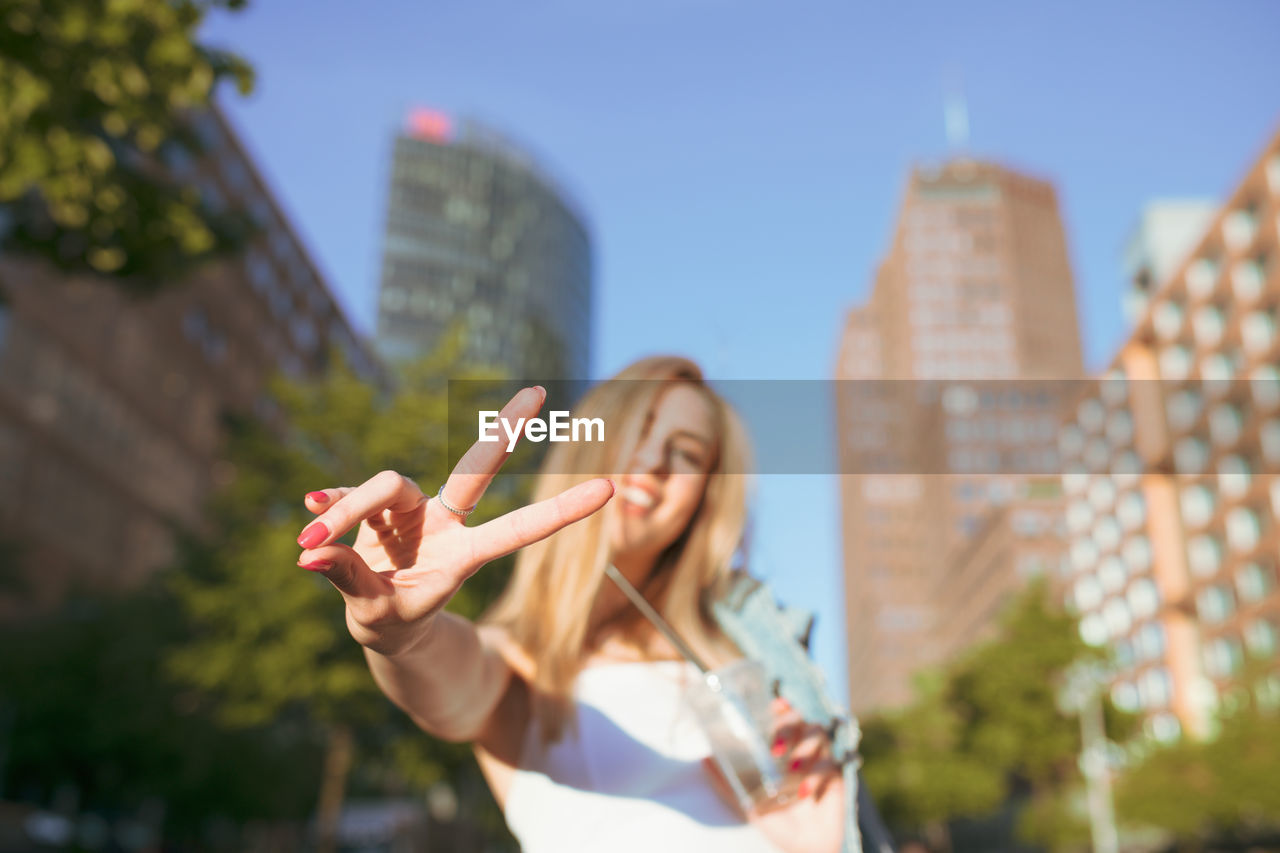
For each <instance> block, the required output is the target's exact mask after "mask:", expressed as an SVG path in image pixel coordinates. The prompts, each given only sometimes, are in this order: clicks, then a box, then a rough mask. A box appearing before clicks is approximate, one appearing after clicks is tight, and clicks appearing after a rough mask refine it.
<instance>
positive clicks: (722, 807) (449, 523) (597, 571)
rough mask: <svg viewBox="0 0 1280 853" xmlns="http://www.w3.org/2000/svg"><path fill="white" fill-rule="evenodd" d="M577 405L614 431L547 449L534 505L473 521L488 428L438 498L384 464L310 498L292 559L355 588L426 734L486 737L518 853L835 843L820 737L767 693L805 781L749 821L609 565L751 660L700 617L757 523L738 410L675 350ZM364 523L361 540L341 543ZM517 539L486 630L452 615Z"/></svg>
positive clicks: (777, 748)
mask: <svg viewBox="0 0 1280 853" xmlns="http://www.w3.org/2000/svg"><path fill="white" fill-rule="evenodd" d="M626 380H644V381H626ZM544 398H545V392H544V391H543V390H542V389H541V388H536V387H535V388H526V389H524V390H522V391H521V392H520V393H518V394H517V395H516V396H515V397H514V398H512V400H511V401H510V402H509V403H508V404H507V405H506V407H505V408H504V409H503V410H502V412H501V414H500V417H501V418H505V419H507V420H508V421H510V422H514V421H515V419H516V418H521V417H525V418H528V417H532V416H534V415H535V414H536V413H537V412H538V410H539V409H540V408H541V406H542V403H543V402H544ZM574 414H575V416H585V417H600V418H602V419H603V420H604V422H605V424H606V430H607V433H608V435H607V438H608V441H606V442H599V443H589V442H581V443H561V444H555V445H552V450H551V451H550V452H549V453H548V456H547V459H546V462H545V464H544V468H543V474H542V476H541V477H540V479H539V482H538V486H537V488H536V493H535V502H534V503H533V504H531V505H530V506H527V507H523V508H521V509H518V510H516V511H514V512H511V513H508V514H507V515H505V516H503V517H501V518H498V519H495V520H493V521H490V522H488V523H486V524H482V525H479V526H477V527H474V528H469V527H466V526H465V523H464V519H465V516H466V513H467V512H469V508H473V507H474V506H475V504H476V503H477V502H478V501H479V500H480V498H481V496H482V495H483V494H484V490H485V488H486V486H487V485H488V484H489V482H490V481H491V480H492V478H493V476H494V475H495V474H496V473H497V472H498V470H499V469H500V468H501V466H502V464H503V462H504V460H505V458H506V456H507V450H506V443H505V442H497V443H486V442H477V443H476V444H475V445H474V446H473V447H472V448H471V449H470V450H469V451H468V452H467V453H466V454H465V455H464V456H463V458H462V459H461V460H460V461H459V463H458V466H457V467H456V468H455V469H454V471H453V473H452V474H451V475H450V477H449V479H448V481H447V482H446V483H445V485H444V486H443V487H442V489H441V490H440V492H439V494H438V495H437V496H436V497H433V498H430V499H428V498H427V497H426V496H425V495H424V494H423V492H422V491H421V490H420V489H419V488H418V486H417V485H416V484H415V483H414V482H413V481H412V480H409V479H407V478H406V477H404V476H402V475H400V474H397V473H395V472H387V471H384V472H382V473H381V474H378V475H377V476H375V477H374V478H373V479H371V480H369V481H368V482H366V483H365V484H363V485H362V486H359V487H357V488H330V489H325V490H324V491H320V492H312V493H310V494H308V495H307V498H306V502H307V507H308V508H309V509H310V510H311V511H312V512H315V513H318V514H319V518H318V519H317V520H316V521H315V522H313V523H312V524H310V525H309V526H308V527H307V528H306V529H305V530H304V531H303V532H302V535H301V536H300V537H299V540H298V541H299V544H300V545H302V546H303V548H305V549H306V550H304V551H303V553H302V556H301V557H300V559H299V561H298V562H299V565H301V566H303V567H304V568H307V569H311V570H313V571H318V572H322V573H323V574H324V575H325V576H326V577H327V578H328V579H329V580H330V581H331V582H332V583H333V585H334V586H335V587H337V589H338V590H339V591H340V592H341V593H342V596H343V598H344V599H345V601H346V607H347V624H348V627H349V628H350V630H351V634H352V636H353V637H354V638H355V639H356V640H357V641H358V642H359V643H360V644H361V645H363V646H364V648H365V654H366V657H367V659H368V661H369V668H370V670H371V671H372V673H373V676H374V678H375V680H376V681H377V683H378V685H379V686H380V687H381V688H382V690H383V691H384V692H385V693H386V694H387V696H388V697H389V698H390V699H391V700H392V701H393V702H395V703H396V704H397V705H398V706H400V707H401V708H402V709H404V710H405V712H407V713H408V714H409V715H410V716H411V717H412V718H413V720H414V721H415V722H416V723H417V724H418V725H419V726H420V727H421V728H422V729H424V730H425V731H427V732H429V733H430V734H433V735H435V736H437V737H441V738H445V739H448V740H454V741H467V742H470V743H472V744H473V745H474V749H475V753H476V757H477V759H478V761H479V763H480V767H481V770H482V771H483V773H484V775H485V778H486V779H487V780H488V782H489V785H490V787H491V788H492V789H493V794H494V797H495V798H496V799H497V801H498V804H499V805H500V806H501V807H502V808H503V811H504V813H505V814H506V817H507V821H508V824H509V825H510V827H511V829H512V832H513V833H514V834H515V835H516V836H517V838H519V839H520V842H521V844H522V846H523V848H524V850H525V851H526V853H539V851H544V850H546V851H578V850H582V851H597V850H610V851H617V850H637V851H640V850H644V851H650V850H662V851H664V853H673V851H683V850H695V849H696V850H698V851H709V853H714V851H726V853H729V851H732V853H747V851H757V850H759V851H769V850H783V851H804V853H813V852H814V851H836V850H839V849H840V845H841V836H842V817H843V808H844V805H843V802H844V796H843V788H842V781H841V778H840V775H839V773H838V768H837V767H836V766H835V765H834V764H833V763H832V762H831V760H830V759H829V758H828V755H827V752H826V746H827V742H826V738H825V735H824V734H823V733H822V732H821V731H820V730H817V729H816V727H812V726H806V725H805V724H804V723H803V721H802V720H801V719H800V718H799V716H798V715H797V714H796V713H795V712H794V711H792V710H791V709H790V708H789V707H787V706H786V703H785V702H783V701H782V700H775V701H774V706H773V710H774V712H775V714H776V716H777V721H776V727H775V734H774V741H773V749H774V754H775V755H778V756H780V758H781V759H782V760H783V762H784V763H785V765H786V766H788V767H790V768H791V769H792V770H793V771H794V772H795V773H796V774H797V775H799V776H802V777H803V779H802V781H801V782H800V785H799V788H798V789H797V791H798V796H797V797H796V798H795V799H793V800H792V801H791V802H789V803H787V804H785V805H783V806H779V807H776V808H773V809H770V810H768V811H765V812H755V813H752V814H749V815H742V814H741V813H740V812H739V811H738V810H737V807H736V806H735V805H733V802H734V800H733V798H732V796H731V795H729V794H728V787H727V785H726V784H725V781H724V779H723V778H722V777H720V776H719V774H718V772H717V771H716V769H715V765H714V764H713V763H712V762H710V760H709V759H708V758H707V755H708V747H707V743H706V740H705V738H704V737H702V736H701V734H700V732H698V731H697V729H696V725H695V724H694V723H693V721H692V720H690V719H689V718H688V715H686V714H683V713H682V709H681V701H680V697H681V694H682V691H683V689H684V688H685V687H686V686H687V685H688V684H690V683H692V682H693V681H694V680H696V678H697V672H696V670H695V669H694V668H693V667H692V666H691V665H690V664H688V663H687V662H685V661H683V660H682V659H681V657H680V656H679V654H678V653H677V651H676V649H675V648H673V647H672V646H671V644H670V643H669V642H668V641H667V640H666V639H665V638H664V637H663V636H662V635H661V633H659V632H658V631H657V630H655V629H654V628H653V627H652V625H650V623H649V622H647V621H646V620H645V619H643V618H642V617H641V616H640V615H639V613H638V611H637V610H636V609H635V608H634V607H633V606H632V605H631V604H630V603H629V602H627V600H626V599H625V598H624V597H623V595H622V594H621V593H620V592H619V591H618V589H617V588H616V587H615V586H614V585H613V584H612V583H609V582H608V581H607V580H606V578H605V574H604V569H605V567H606V565H608V564H610V563H612V564H613V565H614V566H616V567H617V569H618V570H619V571H620V572H621V573H622V574H623V575H624V576H625V577H626V578H627V579H628V580H629V581H630V582H631V583H632V584H633V585H634V586H635V587H637V588H639V589H640V590H642V591H643V593H644V594H645V596H646V598H648V599H649V601H650V602H652V603H653V604H654V605H655V606H656V607H657V608H658V609H659V611H661V612H662V614H663V615H664V616H665V617H666V619H667V621H668V622H670V623H671V624H672V625H673V626H674V627H675V629H676V631H677V632H678V633H679V634H680V635H681V636H682V637H683V638H684V639H685V641H686V642H687V643H688V644H689V645H690V646H692V648H693V649H694V650H695V651H696V652H697V653H698V654H699V656H700V657H702V658H704V659H705V660H708V661H711V662H712V663H713V664H717V663H724V662H727V661H729V660H732V659H733V658H734V657H737V656H738V652H737V650H736V649H735V648H734V647H733V645H732V644H731V643H730V642H729V641H728V640H727V639H726V638H725V637H724V636H723V635H722V634H721V633H720V632H719V630H718V629H717V628H716V625H715V623H714V621H713V620H712V619H711V618H710V616H709V614H708V611H707V600H708V597H709V595H711V594H712V593H713V592H714V591H715V589H716V588H717V585H718V584H719V583H720V582H721V581H723V580H724V579H725V578H726V576H727V573H728V571H729V566H730V561H731V559H732V558H733V555H734V553H735V551H736V550H737V548H738V546H739V543H740V541H741V538H742V533H743V526H744V521H745V515H746V489H745V479H746V478H745V476H743V474H744V473H745V470H746V467H747V462H748V460H747V456H748V452H747V447H746V440H745V437H744V432H743V430H742V427H741V425H740V423H739V422H738V420H737V417H736V416H735V415H734V413H733V412H732V410H731V409H730V408H729V407H728V406H727V405H726V404H725V403H724V401H723V400H721V399H720V398H719V397H718V396H717V395H716V394H715V393H714V392H712V391H711V389H710V388H708V387H707V386H706V385H705V384H703V381H702V376H701V372H700V371H699V370H698V368H697V366H696V365H694V364H693V363H692V362H689V361H687V360H685V359H680V358H673V357H658V358H650V359H645V360H643V361H640V362H638V363H636V364H634V365H632V366H631V367H629V368H627V369H626V370H624V371H622V372H621V373H620V374H619V375H618V376H616V377H615V378H614V381H611V382H607V383H604V384H602V385H599V386H597V387H596V388H595V389H593V390H592V391H591V392H590V393H589V394H588V395H587V396H586V398H584V400H583V401H582V403H581V405H580V406H579V408H578V409H577V410H576V411H575V413H574ZM584 472H587V473H592V474H596V473H612V472H617V475H616V477H615V478H614V479H612V480H611V479H604V478H596V479H589V480H586V481H585V482H583V481H582V480H583V478H584V477H583V473H584ZM356 525H359V526H360V530H359V533H358V535H357V538H356V544H355V546H354V547H347V546H345V545H341V544H332V543H334V542H335V540H337V539H338V538H339V537H340V536H342V535H343V534H344V533H345V532H347V531H348V530H350V529H351V528H352V527H354V526H356ZM552 534H556V535H554V536H553V535H552ZM518 549H523V550H522V551H521V552H520V554H519V556H518V557H517V562H516V569H515V573H514V574H513V576H512V578H511V581H510V583H509V584H508V586H507V589H506V591H505V592H504V593H503V595H502V597H501V598H500V599H499V601H498V602H497V603H496V604H495V605H494V607H493V608H492V609H491V611H490V612H489V614H487V615H486V617H485V619H484V620H482V624H480V625H479V626H477V625H473V624H472V623H470V622H468V621H467V620H465V619H462V618H461V617H458V616H456V615H454V614H452V613H447V612H444V611H443V608H444V606H445V604H446V603H447V602H448V601H449V599H450V598H451V597H452V596H453V594H454V593H455V592H457V590H458V589H459V588H460V587H461V585H462V584H463V583H464V582H465V581H466V579H467V578H468V577H470V576H471V575H472V574H473V573H475V572H476V571H477V570H479V569H480V567H481V566H483V565H484V564H485V563H486V562H488V561H490V560H493V559H496V558H498V557H500V556H503V555H505V554H509V553H511V552H513V551H516V550H518Z"/></svg>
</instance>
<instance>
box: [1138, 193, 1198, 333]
mask: <svg viewBox="0 0 1280 853" xmlns="http://www.w3.org/2000/svg"><path fill="white" fill-rule="evenodd" d="M1217 209H1218V205H1217V204H1216V203H1215V202H1213V201H1211V200H1209V199H1161V200H1159V201H1153V202H1151V203H1150V204H1148V205H1146V206H1145V207H1144V208H1143V209H1142V214H1141V215H1140V216H1139V217H1138V224H1137V225H1136V226H1135V227H1134V229H1133V233H1132V234H1131V235H1130V236H1129V241H1128V242H1127V243H1126V244H1125V249H1124V267H1125V277H1126V278H1127V279H1128V290H1126V292H1125V294H1124V313H1125V317H1126V318H1127V319H1128V321H1129V324H1130V325H1131V326H1132V325H1135V324H1137V322H1138V321H1139V320H1141V319H1142V315H1143V314H1144V313H1145V312H1146V308H1147V303H1148V301H1149V300H1150V298H1151V291H1152V290H1153V289H1154V288H1155V286H1156V285H1157V284H1159V283H1160V282H1162V281H1164V280H1165V279H1166V278H1168V277H1169V275H1170V274H1171V273H1172V272H1173V271H1174V269H1175V268H1176V267H1177V266H1178V264H1180V263H1181V262H1182V261H1183V260H1184V259H1185V258H1186V256H1187V254H1188V253H1189V252H1190V251H1191V250H1192V249H1193V248H1195V245H1196V243H1197V242H1198V241H1199V239H1200V237H1201V236H1203V234H1204V232H1205V229H1206V228H1207V227H1208V226H1209V223H1210V221H1212V219H1213V215H1214V213H1216V212H1217Z"/></svg>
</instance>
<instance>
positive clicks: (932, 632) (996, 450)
mask: <svg viewBox="0 0 1280 853" xmlns="http://www.w3.org/2000/svg"><path fill="white" fill-rule="evenodd" d="M835 374H836V377H837V379H838V380H840V381H838V382H837V387H838V388H840V389H842V390H841V391H838V392H837V398H838V399H837V403H836V407H837V416H836V417H837V435H838V440H839V442H840V448H839V452H840V456H839V458H840V460H841V466H842V469H841V470H842V474H843V475H844V476H843V477H842V486H841V489H842V521H843V536H844V552H845V587H846V593H845V594H846V618H847V621H848V631H849V637H848V643H849V667H850V672H849V684H850V694H851V696H850V701H851V706H852V707H853V709H854V710H855V711H861V712H866V711H871V710H875V709H878V708H884V707H889V706H894V705H900V704H903V703H905V702H907V701H908V700H909V699H910V696H911V679H912V675H913V674H914V673H915V672H916V671H918V670H919V669H920V668H922V667H925V666H928V665H931V664H935V663H938V662H940V661H942V660H945V659H946V658H948V657H949V656H950V655H952V654H954V653H955V652H956V651H957V650H958V649H957V648H956V646H955V645H954V643H955V642H957V640H955V639H954V638H957V637H970V636H976V635H977V633H980V631H979V629H978V628H976V627H975V628H970V627H965V628H963V630H962V629H960V628H955V627H954V626H956V625H966V626H969V625H974V624H976V621H980V620H975V619H970V618H968V615H969V614H966V613H960V612H956V611H957V610H962V609H965V608H977V607H988V606H989V604H990V603H989V602H988V603H987V604H983V603H981V602H979V601H977V600H970V599H963V598H962V599H954V598H953V599H946V598H944V597H943V592H942V590H944V589H946V588H947V586H948V583H949V576H950V573H951V572H952V571H953V566H954V563H955V561H956V560H963V559H965V555H966V554H971V552H972V548H973V547H974V540H975V537H977V536H978V535H979V534H980V533H981V532H982V531H983V530H984V529H986V527H987V524H988V522H987V519H986V515H987V513H988V512H989V511H990V510H991V509H992V508H993V507H1003V506H1005V505H1006V504H1010V503H1011V502H1012V501H1014V500H1016V499H1019V497H1020V496H1023V495H1025V494H1026V493H1027V489H1028V485H1027V483H1028V477H1030V476H1032V475H1036V474H1039V475H1043V474H1045V473H1051V472H1054V471H1056V465H1057V458H1056V435H1057V427H1058V424H1059V420H1060V416H1061V403H1062V401H1061V399H1060V398H1059V396H1058V395H1056V394H1055V393H1053V389H1054V388H1055V387H1061V386H1055V385H1054V384H1053V383H1051V382H1034V383H1031V384H1030V385H1027V384H1025V383H1023V384H1019V383H1018V382H1013V381H1012V380H1059V379H1075V378H1080V377H1081V376H1082V375H1083V374H1082V366H1081V355H1080V342H1079V335H1078V329H1077V323H1076V306H1075V294H1074V290H1073V286H1072V276H1071V268H1070V263H1069V261H1068V257H1067V249H1066V239H1065V236H1064V234H1063V228H1062V222H1061V217H1060V214H1059V209H1058V202H1057V196H1056V193H1055V191H1054V189H1053V187H1052V185H1050V184H1049V183H1047V182H1045V181H1042V180H1038V179H1036V178H1032V177H1028V176H1025V175H1021V174H1019V173H1017V172H1014V171H1012V170H1009V169H1007V168H1004V167H1001V166H999V165H996V164H993V163H985V162H979V161H974V160H969V159H957V160H953V161H951V162H948V163H946V164H945V165H943V166H941V167H938V168H918V169H916V170H914V171H913V172H912V174H911V176H910V178H909V180H908V184H907V190H906V196H905V199H904V202H903V205H902V210H901V211H900V214H899V218H898V222H897V226H896V228H895V231H894V234H893V238H892V244H891V246H890V249H889V252H888V254H887V255H886V257H885V259H884V261H883V262H882V263H881V265H880V267H879V270H878V272H877V275H876V280H875V284H874V287H873V289H872V292H871V296H870V298H869V300H868V301H867V303H866V304H865V305H863V306H860V307H858V308H855V309H854V310H853V311H851V312H850V314H849V318H848V322H847V325H846V328H845V332H844V335H843V337H842V340H841V343H840V348H839V356H838V364H837V367H836V371H835ZM1011 512H1012V511H1011ZM1014 517H1021V516H1018V515H1017V513H1013V514H1011V515H1010V516H1009V518H1010V519H1012V518H1014ZM1039 548H1040V546H1039V545H1037V546H1036V547H1035V548H1033V549H1032V550H1033V551H1038V549H1039ZM1000 553H1001V554H1004V555H1006V556H1007V559H1005V557H1001V562H999V565H996V564H995V563H993V562H992V561H990V560H987V561H985V562H983V565H984V566H986V567H987V569H986V570H987V571H989V572H992V573H994V575H993V578H994V576H995V575H999V576H1000V577H1006V576H1009V575H1010V573H1014V574H1016V572H1017V569H1016V567H1017V566H1019V565H1022V566H1024V567H1025V566H1027V565H1029V562H1027V561H1028V560H1030V559H1031V558H1030V557H1027V558H1026V559H1023V558H1022V557H1020V556H1019V554H1018V553H1017V549H1003V550H1000ZM1029 553H1030V552H1029ZM968 582H970V583H978V584H979V585H980V586H983V587H984V588H991V589H995V588H999V589H1001V590H1005V589H1007V588H1008V587H1009V584H1005V583H1004V582H1002V581H997V580H994V579H993V580H989V581H988V580H982V579H974V578H972V577H970V578H969V581H968ZM948 626H953V627H948Z"/></svg>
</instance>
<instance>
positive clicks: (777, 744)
mask: <svg viewBox="0 0 1280 853" xmlns="http://www.w3.org/2000/svg"><path fill="white" fill-rule="evenodd" d="M769 751H770V752H772V753H773V754H774V755H782V753H784V752H786V751H787V741H786V739H785V738H783V737H782V736H781V735H779V736H778V737H777V739H776V740H774V742H773V746H772V747H770V748H769Z"/></svg>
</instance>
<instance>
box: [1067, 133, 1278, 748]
mask: <svg viewBox="0 0 1280 853" xmlns="http://www.w3.org/2000/svg"><path fill="white" fill-rule="evenodd" d="M1278 314H1280V135H1277V136H1275V137H1273V138H1272V139H1271V140H1270V142H1268V144H1267V145H1266V147H1265V149H1264V151H1263V154H1262V156H1261V157H1260V158H1258V160H1257V161H1255V162H1254V163H1253V164H1252V165H1251V166H1250V167H1249V169H1248V171H1247V173H1246V175H1245V177H1244V179H1243V180H1242V181H1241V182H1240V184H1239V186H1238V187H1237V188H1236V189H1235V191H1234V192H1232V193H1231V195H1230V197H1229V198H1228V199H1227V201H1226V203H1225V204H1223V205H1221V206H1220V207H1219V208H1218V209H1217V210H1216V211H1215V212H1214V214H1213V215H1212V216H1211V217H1210V219H1209V222H1208V223H1207V227H1206V228H1205V229H1203V230H1202V232H1201V235H1200V237H1199V238H1198V239H1197V240H1196V241H1195V242H1194V243H1193V245H1192V247H1191V250H1190V252H1188V253H1185V255H1184V257H1183V259H1182V260H1181V261H1180V262H1179V263H1177V264H1176V265H1174V266H1173V267H1172V268H1171V269H1169V270H1168V272H1167V274H1166V275H1165V276H1164V277H1163V278H1161V279H1159V280H1156V281H1154V282H1153V283H1152V285H1151V287H1150V295H1149V298H1148V301H1147V305H1146V308H1145V311H1144V312H1143V315H1142V316H1141V317H1140V318H1139V321H1138V323H1137V325H1136V327H1135V329H1134V331H1133V333H1132V335H1131V336H1130V338H1129V340H1128V341H1127V342H1126V343H1125V344H1124V346H1123V347H1122V348H1121V350H1120V352H1119V353H1118V354H1117V356H1116V358H1115V359H1114V360H1113V362H1112V364H1111V366H1110V368H1109V369H1108V371H1107V372H1106V373H1105V374H1104V375H1103V376H1102V377H1101V378H1100V379H1099V380H1098V381H1097V382H1096V383H1095V384H1093V385H1091V386H1090V387H1089V389H1088V390H1087V391H1086V392H1084V393H1082V394H1081V396H1080V399H1079V400H1078V401H1077V402H1076V405H1075V407H1074V412H1073V416H1072V418H1071V419H1070V422H1069V423H1068V424H1066V425H1065V426H1064V428H1063V430H1062V435H1061V450H1062V453H1063V457H1064V465H1065V466H1066V468H1065V470H1066V472H1067V473H1066V474H1065V476H1064V480H1063V484H1064V490H1065V492H1066V494H1067V500H1068V510H1067V513H1068V514H1067V521H1068V530H1069V537H1070V560H1069V562H1068V563H1067V564H1066V565H1065V566H1064V567H1063V570H1064V574H1063V576H1062V578H1061V585H1062V589H1063V593H1064V596H1065V599H1066V601H1067V603H1068V604H1069V605H1070V606H1071V607H1072V608H1074V609H1075V611H1076V612H1077V613H1078V614H1079V619H1080V623H1079V624H1080V634H1081V636H1082V637H1083V638H1084V639H1085V640H1086V641H1087V642H1089V643H1092V644H1095V645H1100V646H1101V645H1109V646H1110V647H1111V648H1112V649H1113V650H1114V657H1115V659H1116V662H1117V665H1118V671H1117V672H1116V674H1115V676H1114V678H1113V681H1112V684H1111V696H1112V698H1113V700H1114V701H1115V703H1116V704H1117V705H1119V706H1120V707H1122V708H1125V709H1127V710H1130V711H1134V712H1137V713H1140V714H1142V715H1143V717H1144V719H1145V721H1146V725H1147V731H1148V733H1149V734H1150V735H1152V736H1153V737H1156V738H1159V739H1170V738H1174V737H1177V736H1178V735H1179V734H1180V733H1183V732H1186V733H1189V734H1192V735H1195V736H1203V735H1206V734H1210V733H1211V732H1212V727H1213V719H1214V714H1215V711H1216V710H1217V709H1218V708H1220V707H1221V706H1223V705H1224V704H1230V703H1231V702H1233V701H1235V697H1236V696H1237V695H1238V693H1239V691H1242V690H1252V691H1256V694H1257V698H1258V699H1260V700H1264V701H1270V702H1273V703H1277V704H1280V576H1278V575H1277V562H1278V560H1280V370H1278V369H1277V365H1280V336H1278V335H1277V331H1276V324H1277V319H1278Z"/></svg>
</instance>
